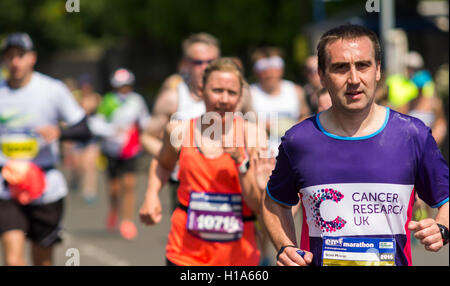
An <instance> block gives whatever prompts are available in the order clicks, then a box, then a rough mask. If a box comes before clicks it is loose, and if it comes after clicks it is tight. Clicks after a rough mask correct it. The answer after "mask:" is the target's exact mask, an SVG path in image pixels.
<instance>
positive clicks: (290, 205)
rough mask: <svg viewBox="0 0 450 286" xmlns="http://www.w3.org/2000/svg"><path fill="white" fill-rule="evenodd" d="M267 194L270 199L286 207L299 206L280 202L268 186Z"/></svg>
mask: <svg viewBox="0 0 450 286" xmlns="http://www.w3.org/2000/svg"><path fill="white" fill-rule="evenodd" d="M266 193H267V194H268V195H269V197H270V198H271V199H272V200H274V201H275V202H277V203H279V204H282V205H285V206H289V207H293V206H295V205H297V204H288V203H285V202H282V201H280V200H277V199H275V198H274V197H273V196H272V195H271V194H270V191H269V186H268V185H267V186H266Z"/></svg>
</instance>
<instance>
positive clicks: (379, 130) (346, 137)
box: [316, 107, 390, 141]
mask: <svg viewBox="0 0 450 286" xmlns="http://www.w3.org/2000/svg"><path fill="white" fill-rule="evenodd" d="M385 108H386V116H385V119H384V122H383V125H382V126H381V127H380V128H379V129H378V130H377V131H375V132H374V133H372V134H369V135H366V136H359V137H349V136H339V135H335V134H332V133H330V132H328V131H326V130H325V128H323V126H322V124H321V123H320V119H319V117H320V115H321V114H322V113H323V111H322V112H320V113H318V114H317V115H316V123H317V126H318V127H319V129H320V131H321V132H322V133H323V134H325V135H326V136H328V137H331V138H334V139H338V140H346V141H357V140H365V139H369V138H372V137H374V136H376V135H377V134H379V133H380V132H381V131H383V130H384V128H385V127H386V125H387V123H388V121H389V115H390V108H389V107H385Z"/></svg>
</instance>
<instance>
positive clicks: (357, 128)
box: [321, 104, 386, 137]
mask: <svg viewBox="0 0 450 286" xmlns="http://www.w3.org/2000/svg"><path fill="white" fill-rule="evenodd" d="M322 116H324V117H322V120H321V124H322V126H323V127H324V129H325V130H326V131H327V132H329V133H331V134H334V135H337V136H342V137H363V136H367V135H370V134H373V133H374V132H376V131H377V130H379V129H380V128H381V126H382V125H383V123H384V120H385V117H386V108H384V107H382V106H379V105H377V104H372V105H371V107H370V108H368V109H367V110H363V111H361V112H358V113H356V112H355V113H345V112H339V111H336V110H334V109H333V108H330V109H329V110H327V111H324V113H323V114H322Z"/></svg>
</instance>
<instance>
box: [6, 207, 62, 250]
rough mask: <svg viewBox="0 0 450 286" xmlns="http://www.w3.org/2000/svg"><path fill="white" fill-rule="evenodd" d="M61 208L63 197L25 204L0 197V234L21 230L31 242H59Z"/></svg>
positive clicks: (48, 243) (42, 244)
mask: <svg viewBox="0 0 450 286" xmlns="http://www.w3.org/2000/svg"><path fill="white" fill-rule="evenodd" d="M63 209H64V201H63V199H60V200H59V201H57V202H54V203H49V204H44V205H27V206H23V205H21V204H19V203H18V202H16V201H15V200H1V199H0V236H1V235H2V234H3V233H4V232H6V231H9V230H22V231H23V232H25V233H26V236H27V238H29V239H30V240H31V241H32V242H34V243H37V244H39V245H40V246H43V247H50V246H52V245H54V244H56V243H59V242H61V231H62V217H63Z"/></svg>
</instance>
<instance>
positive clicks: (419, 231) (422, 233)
mask: <svg viewBox="0 0 450 286" xmlns="http://www.w3.org/2000/svg"><path fill="white" fill-rule="evenodd" d="M408 229H409V230H412V231H414V232H415V233H414V237H415V238H417V239H418V240H420V243H422V244H423V245H424V246H425V249H426V250H428V251H433V252H437V251H438V250H439V249H441V247H442V246H444V243H443V242H442V236H441V232H440V230H439V227H438V226H437V224H436V221H435V220H434V219H432V218H426V219H423V220H421V221H410V222H409V224H408Z"/></svg>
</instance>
